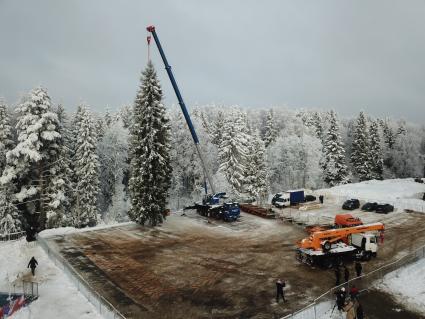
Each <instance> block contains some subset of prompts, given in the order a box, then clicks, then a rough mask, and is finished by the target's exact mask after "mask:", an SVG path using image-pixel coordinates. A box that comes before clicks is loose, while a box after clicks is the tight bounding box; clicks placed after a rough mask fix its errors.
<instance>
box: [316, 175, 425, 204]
mask: <svg viewBox="0 0 425 319" xmlns="http://www.w3.org/2000/svg"><path fill="white" fill-rule="evenodd" d="M424 192H425V184H421V183H417V182H415V181H414V180H413V178H406V179H387V180H383V181H377V180H370V181H364V182H361V183H353V184H345V185H340V186H335V187H332V188H325V189H319V190H316V191H315V193H316V194H317V195H319V194H324V195H325V196H326V197H328V198H335V199H336V200H338V199H340V200H344V199H349V198H357V199H360V200H362V201H373V202H378V203H388V204H391V205H393V206H394V207H395V208H397V209H399V210H402V209H412V210H416V211H420V212H425V201H423V200H422V196H423V194H424Z"/></svg>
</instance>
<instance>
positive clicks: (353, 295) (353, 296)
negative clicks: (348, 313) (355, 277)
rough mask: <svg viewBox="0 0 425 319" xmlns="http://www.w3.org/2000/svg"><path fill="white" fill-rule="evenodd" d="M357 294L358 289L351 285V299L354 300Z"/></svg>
mask: <svg viewBox="0 0 425 319" xmlns="http://www.w3.org/2000/svg"><path fill="white" fill-rule="evenodd" d="M358 294H359V289H358V288H357V287H356V286H355V285H353V287H351V289H350V298H351V300H356V299H357V296H358Z"/></svg>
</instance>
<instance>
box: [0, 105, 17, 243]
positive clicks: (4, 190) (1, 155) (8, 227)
mask: <svg viewBox="0 0 425 319" xmlns="http://www.w3.org/2000/svg"><path fill="white" fill-rule="evenodd" d="M13 146H14V141H13V137H12V132H11V127H10V119H9V116H8V114H7V109H6V104H5V103H4V102H3V101H2V100H0V176H1V175H2V173H3V170H4V169H5V167H6V153H7V152H8V151H10V150H11V149H13ZM13 187H14V185H13V183H8V184H5V185H1V184H0V236H2V235H6V234H10V233H14V232H18V231H21V227H22V225H21V218H20V214H19V211H18V209H17V208H16V206H15V204H14V203H13V198H12V194H13V192H12V190H13Z"/></svg>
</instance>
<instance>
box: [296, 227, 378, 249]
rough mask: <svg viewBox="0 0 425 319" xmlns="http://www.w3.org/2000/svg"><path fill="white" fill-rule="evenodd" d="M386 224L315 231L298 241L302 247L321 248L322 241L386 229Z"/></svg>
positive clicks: (333, 240)
mask: <svg viewBox="0 0 425 319" xmlns="http://www.w3.org/2000/svg"><path fill="white" fill-rule="evenodd" d="M384 229H385V226H384V224H382V223H373V224H368V225H359V226H354V227H346V228H337V229H329V230H323V231H318V232H314V233H312V234H311V235H310V237H308V238H304V239H303V240H301V241H300V242H298V246H299V247H300V248H306V249H316V250H319V249H321V246H322V242H323V241H325V240H326V241H328V242H330V243H333V242H335V241H337V240H340V239H343V238H345V237H347V236H349V235H352V234H358V233H364V232H371V231H381V232H382V231H384Z"/></svg>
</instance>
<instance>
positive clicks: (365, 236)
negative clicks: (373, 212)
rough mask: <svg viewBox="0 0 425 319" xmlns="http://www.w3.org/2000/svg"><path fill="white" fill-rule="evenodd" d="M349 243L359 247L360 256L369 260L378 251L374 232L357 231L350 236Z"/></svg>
mask: <svg viewBox="0 0 425 319" xmlns="http://www.w3.org/2000/svg"><path fill="white" fill-rule="evenodd" d="M350 237H351V238H350V244H351V245H352V246H354V247H356V248H358V249H360V252H361V257H363V258H364V259H365V260H370V259H371V258H372V256H376V254H377V252H378V239H377V238H376V234H375V233H371V232H369V233H359V234H352V235H351V236H350Z"/></svg>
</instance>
